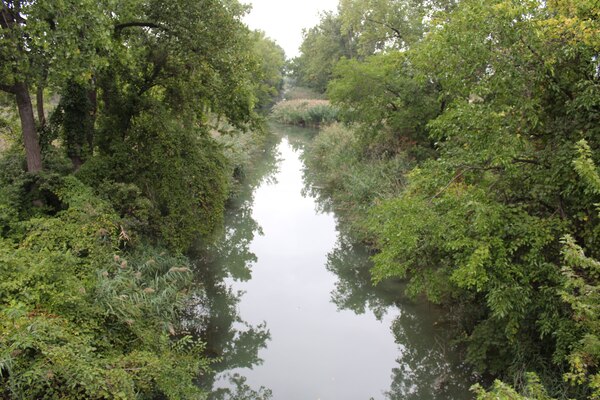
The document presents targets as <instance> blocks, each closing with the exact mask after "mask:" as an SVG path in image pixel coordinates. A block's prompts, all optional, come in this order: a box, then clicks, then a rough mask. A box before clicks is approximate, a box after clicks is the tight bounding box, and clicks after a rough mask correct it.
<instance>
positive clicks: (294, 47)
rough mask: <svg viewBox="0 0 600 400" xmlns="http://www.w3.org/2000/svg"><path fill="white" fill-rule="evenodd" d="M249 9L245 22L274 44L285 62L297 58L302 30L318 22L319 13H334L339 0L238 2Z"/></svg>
mask: <svg viewBox="0 0 600 400" xmlns="http://www.w3.org/2000/svg"><path fill="white" fill-rule="evenodd" d="M240 2H241V3H245V4H250V5H252V11H251V12H250V14H248V15H246V17H245V18H244V21H245V22H246V23H247V24H248V26H249V27H250V28H251V29H260V30H263V31H265V32H266V34H267V36H269V37H270V38H271V39H273V40H275V41H276V42H277V43H278V44H279V45H280V46H281V47H283V49H284V50H285V54H286V56H287V57H288V58H293V57H295V56H297V55H298V47H299V46H300V43H302V29H303V28H310V27H313V26H315V25H316V24H317V23H318V22H319V12H320V11H328V10H335V9H336V8H337V4H338V0H240Z"/></svg>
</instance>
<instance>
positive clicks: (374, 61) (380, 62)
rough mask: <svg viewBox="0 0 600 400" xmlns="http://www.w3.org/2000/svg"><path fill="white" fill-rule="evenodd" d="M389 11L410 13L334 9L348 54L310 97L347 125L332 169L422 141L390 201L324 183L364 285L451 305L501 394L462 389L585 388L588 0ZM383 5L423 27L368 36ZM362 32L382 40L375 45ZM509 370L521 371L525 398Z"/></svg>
mask: <svg viewBox="0 0 600 400" xmlns="http://www.w3.org/2000/svg"><path fill="white" fill-rule="evenodd" d="M397 3H402V5H403V6H406V7H411V5H410V4H409V3H410V2H408V1H406V2H396V1H384V2H364V3H363V4H359V2H351V1H344V2H342V6H344V7H345V10H346V11H343V10H342V11H341V14H340V16H341V18H342V20H343V21H345V24H346V26H348V29H350V28H352V29H353V31H352V32H353V33H354V34H357V35H358V36H357V37H358V40H359V43H361V47H360V48H361V49H363V50H362V51H363V53H362V54H363V55H362V56H361V57H362V58H358V59H355V60H343V61H341V62H339V63H338V64H337V67H336V68H335V79H334V80H333V81H331V82H330V84H329V89H328V94H329V96H330V98H331V99H332V100H333V101H334V103H335V104H336V105H338V106H339V107H340V109H341V111H342V115H343V116H344V117H345V118H346V120H347V121H349V122H352V123H353V124H354V126H353V127H350V128H346V129H347V133H346V135H348V137H349V138H350V139H349V140H348V141H346V143H348V142H351V143H353V145H352V146H351V148H352V150H345V151H344V154H345V157H346V158H345V159H344V162H345V163H347V164H350V165H354V164H355V163H356V165H359V166H360V168H362V169H364V170H367V166H368V165H369V164H370V163H372V160H373V159H374V157H375V156H379V157H381V156H382V155H384V156H387V157H388V158H389V155H390V154H391V155H401V154H405V155H406V154H411V150H410V149H411V148H419V147H420V148H422V149H425V150H426V151H425V152H417V153H413V154H414V159H416V161H417V162H418V164H417V165H416V166H415V167H414V168H413V169H412V170H411V171H410V172H409V173H406V172H405V171H407V170H408V168H405V169H404V171H403V172H401V174H402V175H403V176H402V177H401V180H402V181H405V182H406V185H402V186H401V187H398V188H395V189H394V190H393V191H392V193H391V194H390V193H389V192H386V191H384V193H386V194H385V196H381V195H379V194H376V193H377V190H378V189H380V187H376V186H370V187H371V189H370V193H372V195H371V196H370V197H364V198H360V197H356V198H352V197H351V196H348V194H349V193H354V192H355V191H356V190H355V188H356V187H357V186H358V185H357V184H356V182H354V183H353V184H350V182H353V177H351V176H346V177H342V178H340V179H339V181H340V182H343V183H342V184H339V183H338V184H336V185H333V184H329V185H328V187H329V188H330V189H332V190H333V193H334V194H333V200H334V204H344V207H345V208H350V209H351V212H356V213H357V214H358V215H360V216H361V217H359V218H354V219H353V221H352V222H353V223H354V224H355V228H354V229H355V230H359V231H360V230H363V231H364V230H365V228H368V229H369V231H370V233H369V234H366V235H363V237H374V238H375V247H377V249H379V250H380V252H379V253H378V254H377V255H375V256H374V261H375V267H374V270H373V274H374V279H375V280H376V281H379V280H382V279H386V278H390V277H392V278H403V279H406V280H408V281H409V284H408V286H407V288H408V289H407V290H408V292H409V293H410V294H412V295H413V296H418V295H425V296H426V297H427V298H428V299H429V300H431V301H434V302H437V303H441V304H443V305H445V306H446V307H451V308H452V309H453V310H460V311H461V312H458V313H455V315H454V316H455V328H456V330H457V332H456V336H457V338H459V339H460V341H461V342H462V343H463V344H464V345H465V346H466V348H467V359H468V361H470V363H471V364H473V365H474V366H475V367H476V368H477V369H479V370H480V371H481V372H488V373H491V374H492V375H495V376H499V377H501V378H504V379H505V380H509V381H512V382H514V384H515V386H516V391H515V390H513V389H510V388H508V387H507V386H504V385H502V384H497V385H496V386H495V388H493V394H489V395H488V394H485V393H484V392H483V391H479V392H478V395H479V396H480V398H492V397H487V396H497V397H494V398H520V397H519V395H517V392H523V393H525V395H526V396H528V397H527V398H548V397H549V396H552V397H559V398H567V397H576V398H585V397H588V396H591V398H595V397H598V396H599V394H598V382H597V381H598V378H597V371H598V370H597V365H598V352H597V348H598V346H597V321H596V320H597V314H598V313H597V311H598V310H597V287H598V276H597V272H595V271H596V269H597V265H596V264H597V260H598V257H599V256H600V254H599V253H598V249H599V248H600V247H599V246H598V243H599V242H598V240H599V237H600V236H599V234H600V225H599V224H598V221H599V215H598V193H599V188H600V180H599V179H598V170H597V167H596V165H597V163H598V159H597V153H598V152H597V149H598V146H599V145H600V143H599V142H598V137H600V136H599V132H598V126H600V125H599V124H598V122H599V121H598V115H599V114H598V112H597V111H598V104H599V103H598V102H599V99H600V95H599V92H598V61H597V54H598V50H599V49H600V40H599V39H600V34H599V32H600V26H599V25H598V19H597V16H598V12H599V11H598V7H597V4H596V2H594V1H577V2H574V1H568V0H557V1H552V2H542V1H535V0H532V1H526V2H522V1H513V0H495V1H480V0H462V1H461V2H459V3H458V4H457V5H455V4H453V2H448V3H445V4H442V3H441V2H440V3H438V4H437V5H433V7H432V8H430V9H429V11H428V10H427V9H426V8H420V7H425V6H424V3H422V4H420V3H419V2H417V3H415V4H413V5H412V7H414V8H413V9H409V8H400V7H396V6H395V5H396V4H397ZM394 10H397V12H399V13H403V14H402V15H405V16H408V15H413V20H410V18H409V17H406V18H407V21H408V24H406V25H405V26H403V27H402V28H406V29H412V28H415V30H414V32H427V34H425V35H422V34H415V35H413V36H411V38H412V39H411V40H407V41H406V42H404V41H402V39H401V38H399V39H396V40H393V41H389V39H386V38H389V36H386V35H385V33H386V32H387V33H388V34H389V33H390V31H389V30H390V29H391V28H390V27H394V26H393V25H391V23H389V21H393V18H394V15H395V14H394V13H393V11H394ZM344 12H346V13H345V14H344ZM396 15H399V14H396ZM422 15H428V17H427V18H426V19H425V20H424V19H422V17H416V16H422ZM375 16H377V21H379V22H381V23H375V24H374V25H371V26H369V25H368V24H366V23H365V22H368V19H375ZM423 22H426V23H427V25H426V26H421V27H419V26H420V25H419V24H421V23H423ZM417 27H418V29H416V28H417ZM361 29H362V31H361ZM391 31H392V34H393V32H395V31H394V30H393V29H391ZM396 33H397V32H396ZM368 37H371V38H376V37H379V38H382V41H381V42H379V43H380V44H379V45H378V46H379V48H380V49H382V50H381V52H380V54H375V55H369V51H373V50H370V49H369V47H368V46H367V43H368V41H367V39H366V38H368ZM406 37H409V36H406ZM361 40H362V42H361ZM353 131H354V132H355V133H353ZM356 134H358V137H357V138H356V137H355V135H356ZM322 135H323V136H324V139H322V140H321V139H320V138H319V139H317V140H320V142H319V145H318V146H317V147H316V148H315V149H313V154H315V157H317V156H316V155H318V154H320V156H319V159H320V160H321V163H320V164H319V165H321V164H323V170H324V171H325V172H324V175H325V176H326V175H327V174H331V172H330V171H343V169H342V168H340V167H339V166H341V165H344V164H343V163H342V162H335V165H336V166H337V170H336V169H333V168H331V167H329V166H328V164H327V162H325V161H323V160H324V159H326V158H329V157H331V159H332V163H334V161H333V160H335V159H336V158H337V157H338V155H337V152H336V151H335V149H339V148H341V147H342V146H341V145H339V143H338V142H339V141H340V140H338V141H329V142H328V141H327V140H326V139H325V138H326V137H327V135H328V134H327V133H325V134H322ZM394 138H395V140H392V139H394ZM398 143H402V145H399V144H398ZM353 153H354V154H358V156H351V154H353ZM428 156H433V157H431V158H429V157H428ZM348 160H356V161H350V162H349V161H348ZM413 165H414V164H413ZM372 174H373V171H370V172H369V177H370V178H371V179H373V175H372ZM344 197H348V198H350V199H351V201H348V202H345V203H344V201H343V200H342V201H340V200H339V199H340V198H342V199H343V198H344ZM371 205H375V207H370V206H371ZM365 210H369V212H368V213H369V215H370V217H369V218H364V215H365V213H366V211H365ZM567 370H569V373H567V374H566V375H563V372H564V371H567ZM526 371H533V372H536V373H537V374H538V376H539V381H536V382H534V383H533V386H530V388H533V389H535V388H537V389H535V390H533V389H532V392H530V393H528V392H527V390H526V389H527V387H528V386H527V383H526V379H525V378H524V377H525V376H526V374H525V372H526ZM565 379H566V381H565ZM540 385H543V386H546V387H547V389H548V394H547V395H546V394H545V393H544V392H543V391H542V390H541V387H542V386H540ZM538 389H539V390H538Z"/></svg>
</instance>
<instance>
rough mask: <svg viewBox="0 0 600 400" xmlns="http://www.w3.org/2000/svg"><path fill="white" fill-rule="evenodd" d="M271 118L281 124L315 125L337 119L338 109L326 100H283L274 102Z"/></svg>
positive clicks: (325, 123)
mask: <svg viewBox="0 0 600 400" xmlns="http://www.w3.org/2000/svg"><path fill="white" fill-rule="evenodd" d="M271 118H272V119H273V120H275V121H277V122H280V123H282V124H288V125H299V126H313V127H315V126H320V125H327V124H330V123H332V122H335V121H337V118H338V110H337V108H336V107H334V106H332V105H331V104H330V103H329V102H328V101H327V100H308V99H298V100H284V101H280V102H279V103H277V104H275V106H274V107H273V109H272V110H271Z"/></svg>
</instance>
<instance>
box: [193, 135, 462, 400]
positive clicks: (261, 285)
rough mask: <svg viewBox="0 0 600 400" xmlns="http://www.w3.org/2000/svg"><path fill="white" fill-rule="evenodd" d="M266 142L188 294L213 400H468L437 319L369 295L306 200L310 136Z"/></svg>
mask: <svg viewBox="0 0 600 400" xmlns="http://www.w3.org/2000/svg"><path fill="white" fill-rule="evenodd" d="M275 130H276V132H275V136H276V139H275V140H274V142H273V143H271V146H267V148H266V150H265V154H264V160H263V161H262V162H261V163H260V165H259V167H258V168H257V169H256V170H254V171H251V172H250V173H249V174H248V177H247V180H248V182H247V184H246V186H244V187H243V188H242V190H241V192H240V195H239V196H238V199H237V201H236V202H235V204H234V205H233V207H232V210H231V211H230V212H229V215H228V216H227V220H228V223H227V227H226V230H225V232H223V240H222V241H221V244H220V246H219V248H218V249H216V250H215V251H214V252H213V255H212V256H211V257H209V258H207V259H205V260H201V261H202V262H203V263H204V264H205V265H206V266H207V268H206V276H204V278H203V280H204V281H205V283H204V284H205V285H206V291H207V295H206V298H203V299H198V306H197V307H198V310H197V312H198V314H199V315H202V316H203V318H204V320H203V326H204V328H203V335H204V339H205V340H206V341H207V342H208V351H209V353H210V354H211V355H213V356H215V357H218V358H219V359H220V361H219V362H218V363H217V364H215V370H216V373H215V374H214V376H212V377H210V379H209V381H210V382H208V383H207V389H209V390H212V391H213V394H212V398H213V399H242V398H243V399H254V398H256V399H259V398H260V399H267V398H270V399H275V400H307V399H314V400H317V399H321V400H341V399H346V400H348V399H357V400H358V399H364V400H368V399H470V398H472V396H470V395H469V392H468V387H469V386H470V384H471V382H470V381H469V378H468V374H467V373H466V372H464V371H463V370H462V369H461V368H460V366H459V365H458V364H457V363H456V362H455V361H454V360H455V355H454V354H453V353H452V351H451V350H449V349H448V347H449V346H448V345H447V344H446V340H445V339H443V338H444V329H443V326H440V325H438V324H437V323H438V319H439V315H438V312H437V311H436V310H433V309H431V308H430V307H429V306H427V305H426V304H414V303H412V302H410V301H408V300H406V299H405V298H403V297H402V296H401V293H402V286H401V284H400V283H391V282H390V283H386V284H384V285H381V286H380V287H377V288H374V287H372V285H371V284H370V277H369V273H368V269H369V265H370V264H369V260H368V255H367V254H366V251H365V249H364V248H362V247H361V246H358V245H356V244H353V243H352V242H351V241H349V240H348V239H347V238H346V237H344V236H343V235H341V234H340V233H339V232H338V230H337V228H336V217H335V214H333V213H331V212H326V211H324V210H327V208H328V205H327V204H326V202H324V201H321V200H318V199H317V198H316V197H313V196H312V195H311V193H313V194H314V193H315V189H314V188H313V187H312V186H311V184H310V182H307V181H306V180H307V179H306V177H307V176H308V174H307V173H306V170H305V167H304V163H303V161H302V158H303V150H304V147H305V145H306V143H308V141H309V139H310V136H311V135H312V134H314V132H310V131H308V130H305V131H303V130H298V129H290V128H282V127H275Z"/></svg>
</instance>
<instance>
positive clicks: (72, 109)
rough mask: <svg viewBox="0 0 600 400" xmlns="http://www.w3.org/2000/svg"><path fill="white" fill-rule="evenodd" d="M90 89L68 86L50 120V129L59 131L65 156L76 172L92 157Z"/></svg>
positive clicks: (74, 83) (76, 84)
mask: <svg viewBox="0 0 600 400" xmlns="http://www.w3.org/2000/svg"><path fill="white" fill-rule="evenodd" d="M90 93H91V89H90V88H88V87H86V86H85V85H82V84H78V83H77V82H68V83H67V84H66V86H65V89H64V90H63V93H62V94H61V100H60V103H59V104H58V107H57V109H56V110H55V111H54V113H53V115H52V118H51V125H53V126H54V127H58V129H60V130H61V134H60V137H61V138H62V141H63V143H64V146H65V150H66V153H67V156H68V157H69V158H70V159H71V161H72V162H73V165H74V166H75V168H79V166H81V164H82V163H83V162H84V161H85V160H86V159H87V158H89V157H90V156H91V155H92V149H93V148H94V122H95V121H94V115H95V112H96V110H95V106H94V104H93V103H92V101H91V99H90Z"/></svg>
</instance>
